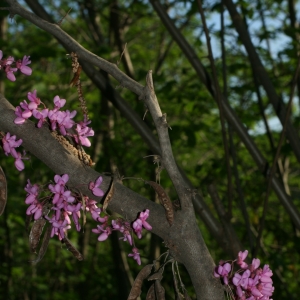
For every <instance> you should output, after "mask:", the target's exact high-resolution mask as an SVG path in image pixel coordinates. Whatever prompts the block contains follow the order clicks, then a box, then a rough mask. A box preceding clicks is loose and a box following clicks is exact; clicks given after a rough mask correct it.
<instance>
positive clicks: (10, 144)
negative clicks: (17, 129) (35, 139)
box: [2, 132, 27, 171]
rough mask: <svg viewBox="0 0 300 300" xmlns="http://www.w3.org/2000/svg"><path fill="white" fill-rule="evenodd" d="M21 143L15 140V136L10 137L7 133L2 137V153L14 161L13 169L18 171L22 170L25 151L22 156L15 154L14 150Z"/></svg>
mask: <svg viewBox="0 0 300 300" xmlns="http://www.w3.org/2000/svg"><path fill="white" fill-rule="evenodd" d="M22 142H23V141H22V140H21V139H19V140H17V137H16V136H15V135H11V134H10V133H9V132H7V133H6V134H5V135H4V136H3V137H2V147H3V150H4V153H5V155H6V156H8V155H9V154H10V155H11V156H12V157H13V158H14V159H15V167H16V168H17V170H18V171H22V170H24V167H25V166H24V163H23V161H22V159H27V157H26V156H25V155H26V153H25V151H23V155H21V153H20V152H17V151H16V149H15V148H18V147H19V146H20V145H21V144H22Z"/></svg>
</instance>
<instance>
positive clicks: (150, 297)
mask: <svg viewBox="0 0 300 300" xmlns="http://www.w3.org/2000/svg"><path fill="white" fill-rule="evenodd" d="M154 287H155V284H154V283H153V284H152V285H151V286H150V288H149V290H148V293H147V296H146V300H155V299H156V296H155V288H154Z"/></svg>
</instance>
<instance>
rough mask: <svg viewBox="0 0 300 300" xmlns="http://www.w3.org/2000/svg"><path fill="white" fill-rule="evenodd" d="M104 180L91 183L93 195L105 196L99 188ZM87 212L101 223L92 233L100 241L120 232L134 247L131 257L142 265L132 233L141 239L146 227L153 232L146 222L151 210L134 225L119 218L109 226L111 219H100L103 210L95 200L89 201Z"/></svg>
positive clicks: (100, 179) (99, 179) (142, 214)
mask: <svg viewBox="0 0 300 300" xmlns="http://www.w3.org/2000/svg"><path fill="white" fill-rule="evenodd" d="M102 181H103V179H102V177H101V176H100V177H98V178H97V179H96V180H95V181H94V182H90V183H89V189H90V190H91V191H92V193H93V195H95V196H98V197H101V196H103V195H104V192H103V191H102V190H101V189H100V188H99V186H100V185H101V183H102ZM86 207H87V210H88V211H90V213H91V215H92V218H93V219H94V220H95V221H97V222H99V223H101V225H97V228H95V229H92V231H93V232H94V233H96V234H99V237H98V241H100V242H102V241H105V240H106V239H107V238H108V236H109V235H110V234H111V233H112V232H113V230H116V231H119V232H120V233H121V234H122V235H123V237H121V238H120V239H122V240H123V241H124V242H126V241H128V243H129V244H130V246H133V248H132V253H131V254H129V255H128V256H129V257H133V259H135V260H136V262H137V263H138V264H139V265H140V264H141V258H140V254H139V252H138V249H137V248H136V247H135V245H134V239H133V237H132V232H133V231H134V232H135V234H136V235H137V236H138V238H139V239H141V238H142V228H143V227H144V228H145V229H147V230H151V229H152V227H151V225H150V224H149V223H148V222H147V221H146V219H147V218H148V217H149V209H146V210H145V212H140V214H139V216H138V218H137V219H136V220H135V221H134V222H133V223H132V225H131V224H130V223H129V222H127V221H125V220H123V219H121V218H118V219H116V220H111V222H110V223H111V224H110V225H109V217H108V216H107V215H106V216H104V217H100V213H101V212H102V209H101V208H98V207H97V205H96V201H95V200H89V205H86Z"/></svg>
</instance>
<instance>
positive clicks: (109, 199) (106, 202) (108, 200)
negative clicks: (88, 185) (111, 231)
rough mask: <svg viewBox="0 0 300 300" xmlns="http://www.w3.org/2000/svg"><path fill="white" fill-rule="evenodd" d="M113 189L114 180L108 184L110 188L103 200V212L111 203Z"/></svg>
mask: <svg viewBox="0 0 300 300" xmlns="http://www.w3.org/2000/svg"><path fill="white" fill-rule="evenodd" d="M114 189H115V186H114V180H112V181H111V184H110V187H109V190H108V192H107V194H106V196H105V198H104V200H103V210H104V211H105V210H106V208H107V206H108V204H109V202H110V201H111V199H112V197H113V195H114Z"/></svg>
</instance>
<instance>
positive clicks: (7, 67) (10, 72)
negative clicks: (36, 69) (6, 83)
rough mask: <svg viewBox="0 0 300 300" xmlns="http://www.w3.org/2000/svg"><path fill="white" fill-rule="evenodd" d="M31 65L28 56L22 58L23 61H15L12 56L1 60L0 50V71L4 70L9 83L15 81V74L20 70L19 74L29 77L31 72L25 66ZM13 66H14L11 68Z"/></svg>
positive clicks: (0, 52) (1, 53) (0, 53)
mask: <svg viewBox="0 0 300 300" xmlns="http://www.w3.org/2000/svg"><path fill="white" fill-rule="evenodd" d="M30 63H31V61H30V56H26V55H25V56H24V57H23V59H22V60H21V59H18V60H17V61H15V59H14V58H13V57H12V56H8V57H7V58H3V52H2V51H1V50H0V70H4V72H5V73H6V77H7V79H8V80H10V81H16V76H15V74H14V73H15V72H17V71H18V70H20V72H21V73H23V74H25V75H28V76H29V75H31V73H32V70H31V68H29V67H28V66H27V65H29V64H30ZM13 64H15V66H13Z"/></svg>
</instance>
